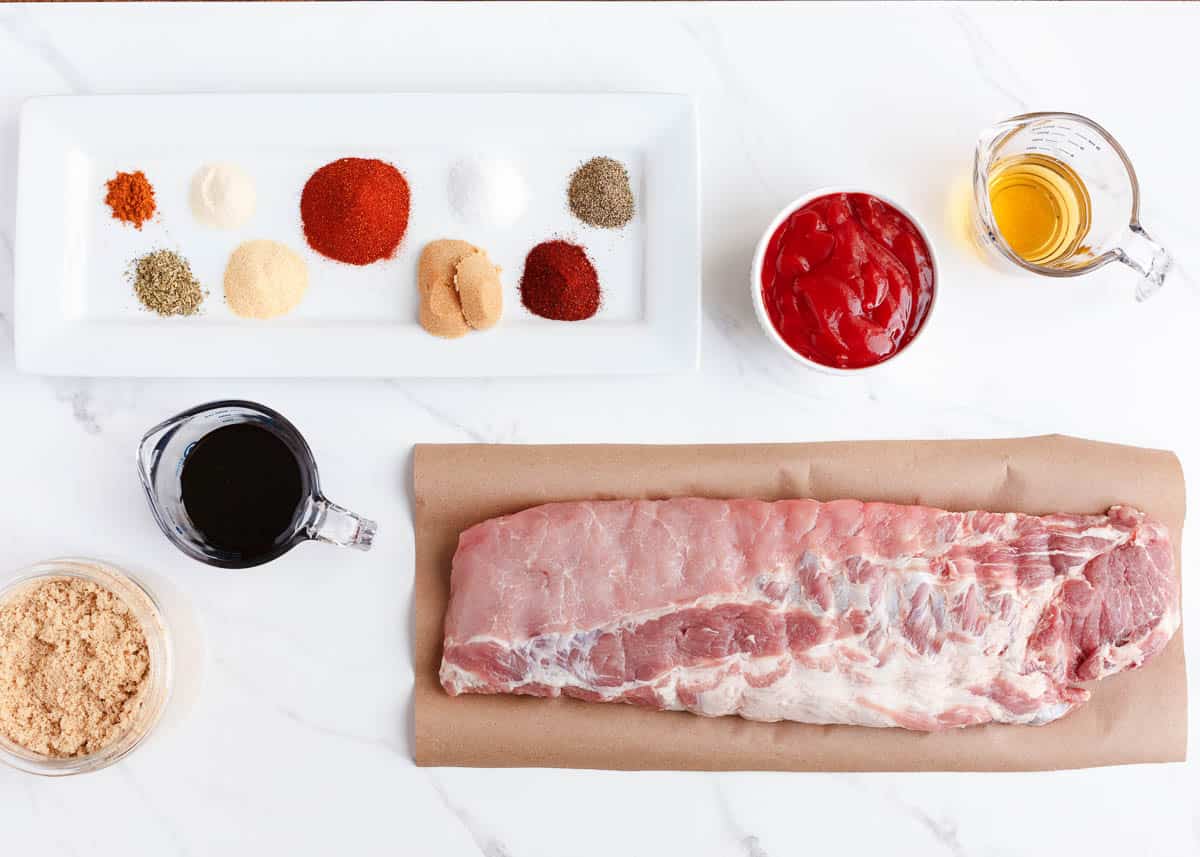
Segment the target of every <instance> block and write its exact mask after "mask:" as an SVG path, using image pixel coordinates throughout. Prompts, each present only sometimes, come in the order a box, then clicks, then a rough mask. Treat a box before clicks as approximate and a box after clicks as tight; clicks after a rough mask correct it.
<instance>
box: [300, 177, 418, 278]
mask: <svg viewBox="0 0 1200 857" xmlns="http://www.w3.org/2000/svg"><path fill="white" fill-rule="evenodd" d="M408 209H409V190H408V182H407V181H406V180H405V178H404V176H403V175H402V174H401V173H400V171H399V170H397V169H396V168H395V167H394V166H392V165H391V164H389V163H387V162H386V161H380V160H375V159H373V158H341V159H339V160H336V161H333V162H332V163H329V164H326V165H325V166H323V167H321V168H320V169H319V170H317V171H316V172H315V173H313V174H312V176H310V177H309V179H308V181H307V182H306V183H305V185H304V191H303V193H302V194H301V195H300V219H301V220H302V221H303V223H304V237H305V238H306V239H307V240H308V244H309V246H310V247H312V248H313V249H314V250H316V251H317V252H318V253H320V254H321V255H323V256H328V257H329V258H330V259H334V260H336V261H338V262H345V263H347V264H350V265H369V264H371V263H372V262H378V261H379V260H380V259H388V258H391V256H392V254H394V253H395V252H396V247H397V246H398V245H399V244H400V239H402V238H403V237H404V232H405V230H406V229H407V228H408Z"/></svg>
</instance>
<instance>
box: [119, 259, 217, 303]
mask: <svg viewBox="0 0 1200 857" xmlns="http://www.w3.org/2000/svg"><path fill="white" fill-rule="evenodd" d="M125 275H126V276H127V277H128V278H129V279H130V280H131V281H132V283H133V291H134V293H135V294H137V297H138V300H139V301H141V302H142V306H144V307H145V308H146V309H148V310H150V311H151V312H155V313H158V314H159V315H162V316H169V315H195V314H196V313H198V312H199V311H200V304H201V303H203V302H204V297H205V295H206V294H207V292H205V291H204V290H203V289H202V288H200V281H199V280H197V279H196V275H195V274H193V273H192V268H191V266H190V265H189V264H188V263H187V260H186V259H184V258H183V257H182V256H180V255H179V254H178V253H173V252H172V251H170V250H155V251H154V252H153V253H147V254H146V255H145V256H141V257H139V258H137V259H135V260H133V262H131V263H130V265H129V269H128V270H127V271H126V272H125Z"/></svg>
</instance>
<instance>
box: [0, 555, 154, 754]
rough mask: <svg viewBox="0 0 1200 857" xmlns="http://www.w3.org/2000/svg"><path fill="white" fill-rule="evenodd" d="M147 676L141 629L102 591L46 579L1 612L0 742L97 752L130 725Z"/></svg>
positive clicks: (40, 749) (76, 581) (39, 749)
mask: <svg viewBox="0 0 1200 857" xmlns="http://www.w3.org/2000/svg"><path fill="white" fill-rule="evenodd" d="M149 672H150V653H149V649H148V647H147V645H146V635H145V631H144V629H143V628H142V626H141V624H140V623H139V621H138V619H137V617H136V616H135V615H134V614H133V612H132V611H131V610H130V608H129V605H128V604H126V603H125V602H124V601H123V600H121V598H119V597H118V596H117V595H116V594H114V593H113V592H111V591H110V590H108V589H106V588H104V587H103V586H100V585H98V584H96V583H93V582H92V581H89V580H83V579H81V578H77V577H67V576H62V577H49V578H45V579H43V580H39V581H36V582H34V583H32V584H31V585H29V586H28V587H26V588H24V589H21V590H18V592H17V593H16V594H15V595H13V596H11V597H10V598H9V599H8V600H6V601H5V602H4V603H3V604H0V734H2V735H3V736H4V737H5V738H7V739H8V740H9V741H11V742H13V743H15V744H17V745H19V746H21V747H24V748H26V749H27V750H32V751H33V752H35V753H40V754H42V755H45V756H51V757H55V758H70V757H74V756H83V755H88V754H90V753H95V752H96V751H98V750H102V749H104V748H105V747H107V746H108V745H109V744H111V743H113V742H114V741H116V740H117V739H118V738H120V737H121V736H122V735H124V734H125V733H126V732H127V731H128V730H129V728H130V726H131V725H132V724H133V722H134V719H135V718H136V717H137V715H138V712H139V710H140V709H141V706H142V700H143V698H144V696H145V692H146V685H147V681H148V679H149Z"/></svg>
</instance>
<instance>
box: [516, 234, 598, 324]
mask: <svg viewBox="0 0 1200 857" xmlns="http://www.w3.org/2000/svg"><path fill="white" fill-rule="evenodd" d="M521 303H523V304H524V305H525V307H526V308H527V309H528V310H529V311H530V312H532V313H534V314H535V315H540V316H541V317H542V318H549V319H553V320H555V321H583V320H584V319H586V318H591V317H592V316H594V315H595V314H596V310H598V309H599V308H600V281H599V279H597V277H596V269H595V267H594V266H593V265H592V261H591V260H590V259H589V258H588V257H587V253H586V252H584V249H583V248H582V247H580V246H579V245H577V244H571V243H570V242H568V241H544V242H542V243H541V244H539V245H537V246H536V247H534V248H533V249H532V250H530V251H529V255H528V256H526V257H525V273H524V274H522V275H521Z"/></svg>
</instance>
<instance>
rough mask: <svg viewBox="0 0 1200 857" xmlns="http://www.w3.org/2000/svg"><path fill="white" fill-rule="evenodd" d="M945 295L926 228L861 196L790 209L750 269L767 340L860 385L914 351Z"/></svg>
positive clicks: (826, 197)
mask: <svg viewBox="0 0 1200 857" xmlns="http://www.w3.org/2000/svg"><path fill="white" fill-rule="evenodd" d="M785 225H786V229H785ZM768 265H769V266H770V268H769V269H768V268H767V266H768ZM937 289H938V264H937V257H936V255H935V253H934V249H933V243H932V242H931V241H930V240H929V235H928V233H927V232H926V231H925V229H924V228H923V227H922V226H921V223H920V221H918V220H917V218H916V217H915V216H913V214H912V213H911V212H910V211H908V210H907V209H905V208H904V207H903V206H901V205H900V204H899V203H897V202H896V201H895V200H893V199H891V198H889V197H887V196H884V195H883V194H878V193H872V192H870V191H865V190H860V189H857V188H847V187H825V188H819V189H818V190H814V191H812V192H811V193H806V194H804V195H803V196H801V197H800V198H799V199H796V200H795V201H793V202H792V203H791V204H789V205H788V206H786V207H785V208H784V209H783V210H782V211H780V212H779V214H778V215H777V216H776V217H775V219H774V220H772V221H771V224H770V226H768V227H767V228H766V231H764V232H763V236H762V239H761V240H760V241H759V242H758V248H757V249H756V250H755V252H754V264H753V266H752V267H751V269H750V293H751V296H752V299H753V302H754V312H755V315H757V316H758V322H759V324H760V325H762V329H763V331H764V332H765V333H766V334H767V337H768V338H769V339H771V341H773V342H774V343H775V344H776V345H778V346H779V347H780V348H781V349H783V351H784V352H786V353H787V354H788V356H790V357H791V358H792V359H793V360H795V361H797V362H798V363H802V364H804V365H805V366H808V367H809V368H811V369H815V370H816V371H818V372H824V373H826V374H829V375H858V374H861V373H863V372H866V371H869V370H871V369H876V368H878V367H880V366H882V365H884V364H885V363H887V364H890V363H894V362H895V360H896V359H897V358H899V357H900V356H901V355H902V354H905V353H907V352H908V351H910V350H912V347H913V344H914V343H915V342H916V341H917V339H919V338H920V336H921V334H922V333H924V331H925V329H926V328H927V327H928V326H929V316H930V315H932V313H933V307H934V304H935V303H936V298H937Z"/></svg>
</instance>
